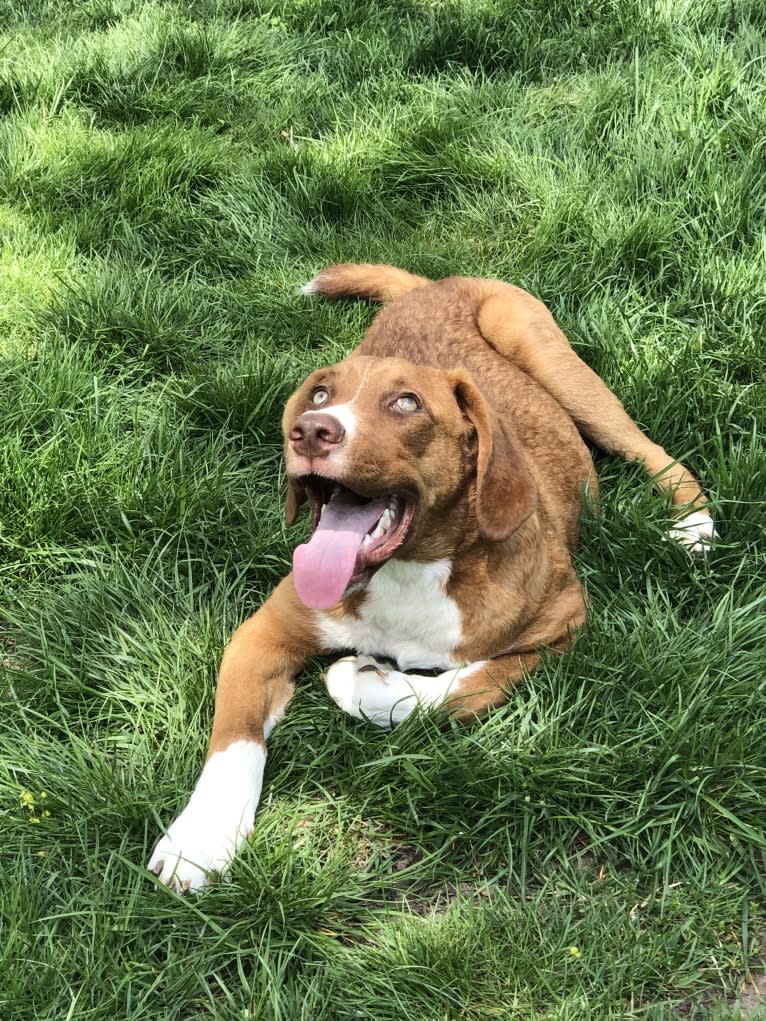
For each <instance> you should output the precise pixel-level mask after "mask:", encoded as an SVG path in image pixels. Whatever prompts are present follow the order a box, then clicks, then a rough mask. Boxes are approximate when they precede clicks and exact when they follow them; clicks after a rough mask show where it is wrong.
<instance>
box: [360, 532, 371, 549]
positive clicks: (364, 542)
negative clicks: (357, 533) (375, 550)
mask: <svg viewBox="0 0 766 1021" xmlns="http://www.w3.org/2000/svg"><path fill="white" fill-rule="evenodd" d="M371 542H372V536H371V535H365V537H364V539H362V549H364V547H365V546H369V545H370V543H371Z"/></svg>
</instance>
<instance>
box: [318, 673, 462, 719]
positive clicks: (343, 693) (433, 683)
mask: <svg viewBox="0 0 766 1021" xmlns="http://www.w3.org/2000/svg"><path fill="white" fill-rule="evenodd" d="M471 670H472V668H471V667H469V668H466V669H462V670H460V669H454V670H447V671H445V672H444V673H441V674H437V675H436V676H435V677H423V676H421V675H420V674H405V673H402V672H401V671H400V670H392V669H391V668H390V667H386V666H384V665H383V664H381V663H378V661H377V660H375V659H373V658H372V657H371V656H345V657H344V658H343V659H339V660H338V661H337V662H335V663H333V664H332V666H331V667H330V668H329V669H328V671H327V673H326V674H325V684H326V685H327V690H328V691H329V693H330V697H331V698H332V699H333V701H334V702H336V703H337V704H338V705H339V706H340V708H341V709H342V710H343V711H344V712H346V713H349V715H351V716H355V717H356V718H357V719H358V720H365V719H366V720H369V721H370V722H371V723H374V724H375V725H376V726H378V727H387V728H388V727H393V726H395V725H396V724H397V723H401V722H402V720H406V719H407V717H408V716H409V715H410V713H411V712H412V711H413V709H415V707H416V706H423V707H424V708H432V707H434V706H437V705H440V704H441V703H442V702H443V701H444V700H445V698H446V697H447V696H448V695H449V693H450V691H451V690H453V688H455V687H456V686H457V685H458V684H459V682H460V680H461V679H462V678H463V677H464V676H467V675H468V673H469V672H470V671H471Z"/></svg>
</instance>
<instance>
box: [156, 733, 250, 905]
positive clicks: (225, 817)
mask: <svg viewBox="0 0 766 1021" xmlns="http://www.w3.org/2000/svg"><path fill="white" fill-rule="evenodd" d="M265 761H266V750H265V748H264V747H263V745H262V744H260V743H258V742H256V741H236V742H235V743H234V744H231V745H229V747H228V748H226V749H225V750H224V751H221V752H216V753H215V755H212V756H211V757H210V758H209V759H208V761H207V762H206V763H205V768H204V769H203V770H202V775H201V776H200V778H199V781H198V782H197V786H196V787H195V788H194V793H193V794H192V796H191V798H190V799H189V804H188V805H187V806H186V808H185V809H184V810H183V812H182V813H181V814H180V815H179V816H178V818H177V819H176V820H175V822H173V823H172V824H171V826H170V827H169V829H168V832H167V835H166V836H164V837H163V838H162V839H161V840H160V842H159V843H158V844H157V847H156V848H155V850H154V853H153V854H152V856H151V858H150V860H149V865H148V868H149V870H150V871H151V872H154V874H155V875H156V876H158V877H159V879H161V880H162V882H163V883H166V884H167V885H168V886H171V887H173V888H174V889H176V890H179V891H181V892H186V891H187V890H199V889H200V888H201V887H203V886H204V885H205V884H206V883H207V882H208V879H209V878H210V873H211V872H222V871H224V870H225V869H226V868H227V866H228V865H229V863H230V862H231V860H232V858H233V857H234V855H235V854H236V853H237V851H238V850H239V848H240V847H241V846H242V844H243V843H244V841H245V840H246V839H247V838H248V836H249V835H250V833H251V832H252V830H253V822H254V819H255V809H256V806H257V804H258V798H259V797H260V793H261V784H262V782H263V767H264V764H265Z"/></svg>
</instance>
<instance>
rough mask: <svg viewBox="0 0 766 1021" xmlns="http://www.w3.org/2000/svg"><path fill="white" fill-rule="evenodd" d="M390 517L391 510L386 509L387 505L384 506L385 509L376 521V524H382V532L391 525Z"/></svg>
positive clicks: (391, 516)
mask: <svg viewBox="0 0 766 1021" xmlns="http://www.w3.org/2000/svg"><path fill="white" fill-rule="evenodd" d="M392 519H393V515H392V514H391V511H390V510H389V509H388V507H386V509H385V510H384V511H383V513H382V514H381V515H380V521H379V522H378V524H379V525H381V526H382V528H383V531H384V532H385V531H386V530H387V529H388V528H390V527H391V521H392Z"/></svg>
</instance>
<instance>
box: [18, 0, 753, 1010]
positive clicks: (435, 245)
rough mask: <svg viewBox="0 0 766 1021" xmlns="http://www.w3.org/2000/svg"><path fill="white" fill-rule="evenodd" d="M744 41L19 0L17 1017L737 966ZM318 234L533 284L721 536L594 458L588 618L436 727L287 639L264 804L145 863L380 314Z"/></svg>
mask: <svg viewBox="0 0 766 1021" xmlns="http://www.w3.org/2000/svg"><path fill="white" fill-rule="evenodd" d="M764 54H766V8H764V5H763V3H762V0H726V2H723V0H693V2H692V0H657V2H656V3H655V2H648V0H603V2H595V0H570V2H567V3H565V2H563V0H552V2H546V0H518V2H515V0H508V2H505V3H503V2H500V0H411V2H406V3H405V2H402V0H388V2H387V3H381V2H378V0H371V2H362V0H345V2H341V0H274V2H272V3H269V2H268V0H266V2H263V3H259V2H258V0H198V2H193V0H187V2H183V3H182V2H180V0H179V2H172V0H166V2H163V3H159V2H158V3H152V2H144V0H83V2H81V3H77V4H74V3H66V2H64V0H5V2H3V3H2V4H0V107H1V109H2V120H0V434H1V435H2V444H1V445H0V586H1V590H0V595H1V598H0V656H1V657H2V675H3V676H2V678H1V679H0V695H1V697H2V710H3V711H2V714H1V715H0V817H1V818H2V831H3V838H2V846H1V847H0V866H1V867H2V881H1V882H0V1017H1V1018H3V1019H4V1021H27V1019H28V1021H32V1019H35V1021H40V1019H50V1021H64V1019H73V1021H81V1019H82V1021H85V1019H87V1021H97V1019H98V1021H101V1019H103V1021H114V1019H123V1018H130V1019H136V1021H138V1019H141V1021H143V1019H146V1021H197V1019H222V1021H241V1019H243V1018H253V1019H264V1021H268V1019H274V1021H277V1019H285V1021H299V1019H306V1021H323V1019H356V1018H361V1019H369V1021H401V1019H409V1018H413V1019H416V1021H451V1019H470V1021H490V1019H519V1021H538V1019H540V1021H542V1019H556V1021H565V1019H566V1021H570V1019H571V1021H585V1019H597V1021H601V1019H622V1018H647V1019H665V1018H670V1019H672V1018H676V1017H683V1018H687V1017H692V1018H708V1017H716V1018H722V1019H723V1018H731V1019H734V1018H739V1017H740V1007H741V1005H743V1004H744V1003H745V1002H748V1003H750V1004H754V1003H755V1002H756V1000H757V997H755V995H754V993H753V987H754V985H757V984H758V983H759V982H761V983H762V984H764V979H763V973H764V957H765V956H766V869H765V867H764V866H765V864H766V834H765V833H764V830H765V829H766V826H765V825H764V824H765V821H766V812H765V811H764V806H765V805H766V555H765V551H766V544H765V542H764V538H765V536H764V531H765V529H764V521H765V516H764V491H766V445H765V443H764V433H766V373H765V369H766V364H765V363H766V57H765V56H764ZM339 260H343V261H357V260H359V261H387V262H393V263H396V264H399V265H402V266H405V267H406V268H408V269H410V270H413V271H415V272H418V273H422V274H425V275H428V276H432V277H439V276H447V275H450V274H453V273H460V274H465V275H481V276H493V277H501V278H504V279H507V280H510V281H512V282H514V283H517V284H520V285H521V286H523V287H525V288H527V289H528V290H530V291H532V292H533V293H534V294H535V295H537V296H538V297H540V298H541V299H542V300H544V301H545V302H546V303H547V304H548V305H549V306H550V307H551V309H552V310H553V312H554V314H555V315H556V317H557V319H558V320H559V322H560V323H561V325H562V327H563V328H564V330H565V332H566V333H567V334H568V336H569V337H570V339H571V341H572V343H573V344H574V346H575V347H576V349H577V350H578V351H579V352H580V353H581V354H582V356H583V357H584V358H585V359H586V360H587V361H588V362H589V363H590V364H591V365H592V366H593V367H594V368H595V369H596V370H597V371H598V372H600V374H601V375H602V376H603V377H604V379H605V380H606V381H607V382H608V384H609V385H610V386H611V387H612V388H613V389H614V390H616V392H617V393H618V394H619V396H620V397H621V399H622V400H623V402H624V403H625V405H626V407H627V408H628V410H629V411H630V413H631V414H632V415H633V416H634V417H635V418H636V419H637V421H638V422H639V423H640V424H641V425H642V426H643V427H644V428H645V429H646V430H647V431H648V432H650V433H651V435H652V436H653V438H654V439H656V440H657V441H658V442H659V443H661V444H663V446H665V447H666V448H667V449H668V450H670V451H671V452H672V453H674V454H675V455H676V456H678V457H680V458H682V459H683V460H684V461H685V462H686V463H687V464H689V466H690V467H692V468H693V470H695V471H696V473H697V474H698V475H699V476H700V477H701V478H702V480H703V482H704V485H705V487H706V490H707V491H708V492H709V494H710V496H711V499H712V502H713V506H714V513H715V516H716V520H717V522H718V527H719V531H720V541H719V542H718V543H717V544H716V547H715V549H714V550H713V551H712V552H711V553H710V554H709V555H708V556H706V557H704V558H697V559H695V558H693V557H691V556H690V555H688V554H687V553H686V552H685V551H684V550H683V549H681V548H679V547H677V546H675V545H673V544H670V543H667V542H665V541H663V533H664V531H665V529H666V527H667V507H666V506H665V504H664V503H663V502H662V501H661V500H660V499H659V498H657V497H656V496H655V495H654V494H653V493H652V491H651V487H650V485H649V484H648V483H647V482H646V481H645V480H644V478H643V475H642V472H641V469H640V468H637V467H635V466H633V467H629V466H627V465H626V464H624V463H623V462H621V461H619V460H617V459H614V458H607V457H603V456H601V455H596V457H597V461H598V464H599V471H600V474H601V477H602V494H603V501H602V503H603V505H602V509H601V514H600V515H596V514H595V513H593V512H589V513H588V514H587V515H586V519H585V521H584V523H583V543H582V548H581V551H580V553H579V556H578V567H579V571H580V574H581V576H582V578H583V580H584V582H585V584H586V586H587V590H588V594H589V599H590V603H591V620H590V627H589V631H588V633H587V635H586V636H585V637H584V638H583V639H582V640H581V641H580V642H579V643H578V644H577V646H576V647H575V648H573V649H572V650H571V651H570V652H568V653H567V654H566V655H564V656H563V657H561V658H557V659H553V658H551V659H549V660H547V661H546V662H545V663H544V665H543V667H542V669H540V670H539V671H538V672H536V673H535V674H534V676H532V677H530V678H529V680H528V682H527V683H525V684H524V685H523V686H522V687H520V688H519V690H518V692H517V693H516V694H515V695H514V696H513V698H512V699H511V701H510V702H509V704H508V705H507V706H506V707H505V708H503V709H501V710H498V711H496V712H494V713H493V714H492V715H491V717H490V718H489V719H487V720H486V721H485V722H484V723H482V724H480V725H476V726H472V727H469V728H464V729H460V728H458V727H453V726H451V725H449V724H445V723H444V722H442V721H440V720H439V719H437V718H434V717H430V716H428V715H426V714H422V715H416V716H415V717H413V718H411V719H409V720H408V721H407V722H406V723H405V724H404V725H402V726H401V727H400V728H399V729H397V730H395V731H394V732H392V733H385V732H380V731H378V730H377V729H376V728H373V727H371V726H369V725H365V724H363V723H359V722H357V721H354V720H352V719H351V718H348V717H345V716H344V715H343V714H342V713H341V712H340V710H338V709H337V708H336V707H335V706H334V704H331V703H330V701H329V699H328V697H327V696H326V694H325V693H324V691H323V687H322V684H321V680H320V671H321V669H322V664H321V663H319V662H317V663H315V664H314V665H313V667H312V669H310V670H308V671H306V672H305V674H304V675H303V676H302V679H301V683H300V685H299V691H298V694H297V696H296V698H295V700H294V703H293V706H292V708H291V711H290V713H289V715H288V717H287V718H286V720H285V722H284V723H283V724H282V725H281V726H280V727H279V728H278V729H277V731H276V733H275V735H274V737H273V739H272V740H271V742H270V756H269V762H268V766H267V776H266V785H265V788H264V796H263V800H262V803H261V808H260V810H259V813H258V819H257V824H256V830H255V833H254V835H253V837H252V839H251V840H250V842H249V844H248V846H247V847H246V849H245V850H244V853H243V854H242V855H241V856H240V858H239V859H238V861H237V862H236V864H235V866H234V868H233V870H232V872H231V875H230V877H229V879H228V880H227V881H225V882H221V883H220V884H218V885H215V886H213V887H211V888H210V889H209V890H207V891H205V892H204V893H203V894H201V895H200V896H197V897H186V898H183V897H180V896H178V895H176V894H174V893H172V892H170V891H168V890H167V889H164V888H158V887H157V884H156V883H155V882H154V880H153V877H151V876H150V875H149V874H148V873H147V872H146V871H145V869H144V863H145V862H146V860H147V858H148V855H149V853H150V852H151V849H152V847H153V846H154V843H155V841H156V840H157V838H158V835H159V833H160V829H161V826H162V825H163V824H165V825H167V824H168V823H169V822H170V821H171V819H172V817H173V815H174V814H175V813H176V812H177V811H178V809H179V808H180V807H182V806H183V804H184V801H185V798H186V796H187V795H188V793H189V792H190V790H191V788H192V786H193V783H194V781H195V779H196V776H197V773H198V770H199V768H200V765H201V762H202V758H203V756H204V751H205V744H206V739H207V733H208V730H209V724H210V720H211V715H212V701H213V691H214V684H215V674H216V667H217V663H218V660H219V657H220V654H221V651H222V648H223V646H224V644H225V642H226V640H227V637H228V635H229V634H230V633H231V631H232V630H233V628H234V627H235V626H236V624H237V623H238V622H239V621H241V620H242V619H243V618H244V617H245V616H247V615H248V614H249V613H251V612H252V611H253V610H254V609H256V608H257V607H258V605H259V603H260V602H261V600H262V599H263V598H264V596H265V595H266V594H267V593H268V592H269V590H270V588H271V586H272V585H273V584H274V582H275V581H276V580H277V579H278V578H279V577H281V575H282V574H283V573H284V572H285V571H286V569H287V567H288V565H289V562H290V556H291V550H292V547H293V546H294V545H295V544H296V543H297V542H298V541H301V537H302V536H303V535H304V534H305V528H306V522H305V520H304V521H303V522H302V523H301V524H300V525H299V526H297V527H296V528H295V529H293V530H288V529H287V527H286V526H285V524H284V521H283V515H282V508H281V500H282V495H283V492H284V486H283V478H282V467H281V452H280V438H279V436H280V434H279V419H280V413H281V407H282V404H283V402H284V400H285V398H286V396H287V395H288V394H289V393H290V392H291V390H292V388H293V387H294V386H295V385H296V383H297V382H298V381H299V380H300V379H301V377H302V376H303V374H305V373H306V372H307V371H308V370H310V369H312V368H314V367H316V366H318V365H321V364H324V363H327V362H330V361H334V360H336V359H337V358H338V357H340V356H342V355H343V354H344V353H345V352H347V351H349V350H350V349H351V348H352V347H353V346H354V345H355V344H356V342H357V341H358V339H359V338H360V336H361V334H362V332H363V330H364V329H365V327H366V325H367V324H368V323H369V322H370V320H371V318H372V316H373V314H374V309H373V308H371V307H368V306H367V305H365V304H363V303H358V304H353V303H351V304H346V305H344V304H337V305H336V304H331V303H329V302H322V301H321V300H317V299H311V298H308V297H305V296H303V295H300V294H298V293H297V288H298V286H299V285H300V284H301V283H302V282H304V281H305V280H307V279H308V278H310V277H311V276H312V275H313V274H314V273H315V272H316V271H317V270H318V269H320V268H321V267H322V266H323V265H325V264H327V263H330V262H333V261H339ZM740 997H741V998H742V1000H741V1003H740V1002H739V1001H740ZM742 1010H743V1011H744V1010H745V1008H744V1006H742ZM742 1016H745V1015H744V1013H743V1015H742ZM747 1016H755V1015H754V1014H751V1013H747Z"/></svg>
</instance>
